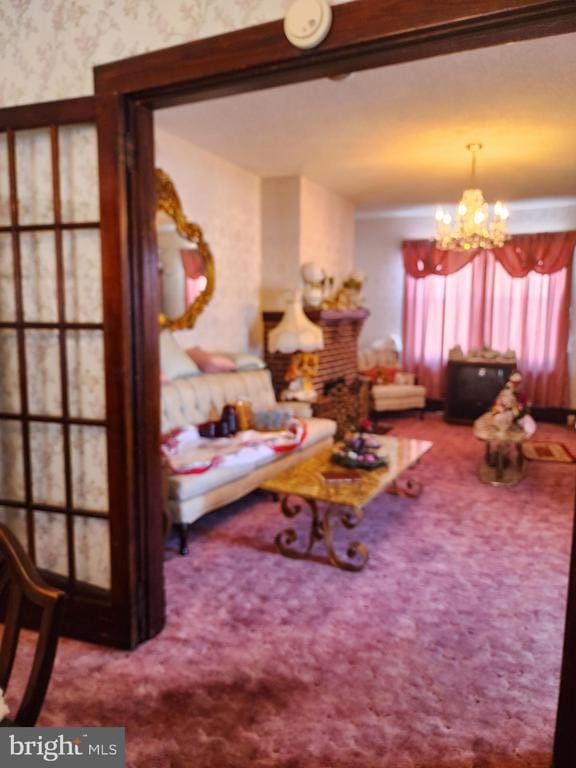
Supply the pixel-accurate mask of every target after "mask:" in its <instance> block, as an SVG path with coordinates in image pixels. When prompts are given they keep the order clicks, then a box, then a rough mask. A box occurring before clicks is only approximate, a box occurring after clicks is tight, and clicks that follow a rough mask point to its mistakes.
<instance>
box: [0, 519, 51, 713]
mask: <svg viewBox="0 0 576 768" xmlns="http://www.w3.org/2000/svg"><path fill="white" fill-rule="evenodd" d="M0 601H1V605H2V608H3V613H2V617H3V622H4V631H3V634H2V642H1V644H0V688H2V690H3V691H6V688H7V687H8V682H9V680H10V675H11V673H12V667H13V665H14V659H15V657H16V650H17V647H18V638H19V636H20V629H21V628H22V626H23V619H24V616H25V614H26V615H27V611H26V610H25V609H26V608H28V605H27V604H29V605H30V607H32V609H33V610H35V611H36V612H38V613H39V619H40V623H39V630H38V638H37V642H36V651H35V653H34V659H33V662H32V668H31V671H30V674H29V676H28V681H27V684H26V687H25V689H24V693H23V696H22V699H21V701H20V705H19V707H18V711H17V712H16V714H15V715H14V716H13V717H12V718H11V719H10V724H13V725H15V726H33V725H34V724H35V723H36V720H37V718H38V715H39V713H40V710H41V708H42V704H43V702H44V697H45V695H46V689H47V688H48V684H49V682H50V676H51V674H52V667H53V665H54V657H55V655H56V647H57V645H58V635H59V631H60V619H61V616H62V609H63V604H64V592H61V591H60V590H58V589H53V588H52V587H49V586H48V585H47V584H46V583H45V582H44V580H43V579H42V577H41V576H40V574H39V573H38V571H37V569H36V567H35V566H34V564H33V563H32V562H31V560H30V558H29V557H28V555H27V553H26V552H25V550H24V548H23V547H22V545H21V544H20V542H19V541H18V539H17V538H16V536H15V535H14V534H13V533H12V531H11V530H10V529H9V528H7V527H6V526H5V525H3V524H1V523H0ZM3 723H4V724H5V723H6V721H3Z"/></svg>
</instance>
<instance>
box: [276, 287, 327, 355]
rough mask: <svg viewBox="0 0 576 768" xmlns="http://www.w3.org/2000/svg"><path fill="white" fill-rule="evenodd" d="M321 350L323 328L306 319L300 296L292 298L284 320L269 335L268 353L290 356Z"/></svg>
mask: <svg viewBox="0 0 576 768" xmlns="http://www.w3.org/2000/svg"><path fill="white" fill-rule="evenodd" d="M320 349H324V337H323V335H322V328H320V326H318V325H315V323H313V322H312V321H311V320H309V319H308V318H307V317H306V315H305V314H304V310H303V309H302V302H301V300H300V296H299V295H295V296H292V297H291V298H290V299H289V300H288V305H287V307H286V311H285V312H284V316H283V317H282V320H280V322H279V323H278V325H277V326H276V327H275V328H272V330H271V331H270V333H269V334H268V351H269V352H284V353H286V354H289V353H291V352H315V351H317V350H320Z"/></svg>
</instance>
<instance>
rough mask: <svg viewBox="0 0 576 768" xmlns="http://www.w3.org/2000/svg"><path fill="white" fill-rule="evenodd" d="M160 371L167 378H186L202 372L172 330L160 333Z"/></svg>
mask: <svg viewBox="0 0 576 768" xmlns="http://www.w3.org/2000/svg"><path fill="white" fill-rule="evenodd" d="M160 371H161V372H162V376H163V377H164V378H165V379H185V378H188V377H189V376H197V375H198V374H199V373H200V370H199V368H198V366H197V365H196V364H195V363H194V362H192V360H191V359H190V358H189V357H188V355H187V354H186V352H185V351H184V350H183V349H182V347H181V346H180V345H179V344H178V342H177V341H176V339H175V338H174V337H173V336H172V334H171V333H170V331H167V330H166V331H162V332H161V333H160Z"/></svg>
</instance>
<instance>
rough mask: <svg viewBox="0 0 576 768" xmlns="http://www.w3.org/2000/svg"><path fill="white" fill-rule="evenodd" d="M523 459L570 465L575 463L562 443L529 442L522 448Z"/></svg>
mask: <svg viewBox="0 0 576 768" xmlns="http://www.w3.org/2000/svg"><path fill="white" fill-rule="evenodd" d="M522 453H523V454H524V458H525V459H529V460H530V461H556V462H561V463H563V464H570V463H572V462H573V461H576V459H575V458H574V456H573V455H572V454H571V453H570V451H569V450H568V448H566V446H565V445H563V444H562V443H552V442H537V441H534V440H530V441H529V442H526V443H524V444H523V446H522Z"/></svg>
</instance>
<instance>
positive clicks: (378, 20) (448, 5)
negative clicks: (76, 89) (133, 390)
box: [94, 0, 576, 768]
mask: <svg viewBox="0 0 576 768" xmlns="http://www.w3.org/2000/svg"><path fill="white" fill-rule="evenodd" d="M333 12H334V20H333V25H332V29H331V31H330V33H329V35H328V37H327V38H326V40H325V41H324V42H323V43H322V44H321V45H320V46H319V47H318V48H315V49H312V50H309V51H300V50H298V49H296V48H294V47H292V46H291V45H290V44H289V43H288V41H287V40H286V38H285V36H284V33H283V28H282V22H281V21H274V22H271V23H268V24H263V25H260V26H257V27H252V28H246V29H241V30H239V31H236V32H231V33H228V34H224V35H219V36H217V37H213V38H208V39H202V40H198V41H196V42H191V43H186V44H183V45H179V46H175V47H172V48H167V49H164V50H160V51H154V52H151V53H146V54H142V55H140V56H135V57H132V58H130V59H126V60H123V61H119V62H114V63H111V64H106V65H103V66H99V67H96V68H95V70H94V75H95V87H96V93H97V94H118V95H120V96H121V98H122V99H123V100H124V105H125V112H126V116H127V121H128V130H129V137H128V146H129V147H132V151H133V159H132V161H131V173H130V178H129V180H128V196H129V198H128V199H129V207H128V210H129V212H130V213H129V219H130V221H129V232H130V242H131V249H130V250H131V255H130V258H131V260H132V269H131V279H132V280H133V281H134V284H133V286H132V300H133V306H132V309H133V317H134V323H133V331H132V333H133V337H132V339H131V341H132V345H131V346H132V349H133V350H134V357H133V363H134V370H135V376H136V382H137V383H136V387H137V397H136V412H135V419H134V420H135V423H136V424H139V425H140V433H139V435H138V436H137V439H136V441H135V442H136V445H135V467H136V471H137V477H136V481H137V483H136V484H137V488H138V489H139V490H138V498H139V510H138V512H137V518H138V520H139V522H138V526H137V527H138V529H139V531H140V536H139V538H138V539H137V541H136V542H135V544H136V546H137V547H138V550H139V556H140V559H141V562H142V567H141V571H142V574H143V578H144V579H145V582H144V583H145V584H146V585H147V588H148V589H151V588H155V589H156V590H158V584H159V583H160V585H161V583H162V574H161V571H162V555H161V546H162V543H161V541H162V540H161V537H160V536H159V535H158V509H157V507H156V509H154V507H153V505H152V504H151V503H150V502H147V501H146V499H147V498H149V499H152V500H153V501H154V503H156V501H157V500H158V499H159V498H160V469H159V462H158V453H157V439H158V430H159V423H160V419H159V400H158V395H159V393H158V384H157V382H158V379H159V365H158V344H157V333H158V330H157V327H156V313H157V306H156V304H155V303H154V302H155V301H156V299H155V298H154V297H155V296H157V274H156V266H155V259H156V255H155V233H154V227H153V221H154V216H153V214H154V211H153V205H152V204H151V202H150V198H146V195H151V194H152V190H153V143H152V139H153V136H152V128H151V114H152V112H153V111H154V110H155V109H158V108H160V107H167V106H174V105H177V104H184V103H190V102H193V101H200V100H205V99H209V98H215V97H220V96H224V95H229V94H234V93H241V92H247V91H252V90H259V89H263V88H267V87H274V86H279V85H284V84H288V83H296V82H303V81H306V80H312V79H316V78H319V77H326V76H330V75H337V74H342V73H345V72H350V71H358V70H362V69H370V68H374V67H381V66H385V65H389V64H396V63H400V62H408V61H415V60H417V59H422V58H427V57H430V56H438V55H441V54H448V53H456V52H461V51H465V50H471V49H475V48H483V47H489V46H494V45H500V44H503V43H507V42H514V41H519V40H527V39H533V38H540V37H546V36H550V35H559V34H563V33H568V32H573V31H575V30H576V4H575V3H574V1H573V0H545V1H542V0H470V1H469V2H467V3H462V2H458V1H457V0H450V1H447V2H442V3H430V2H428V0H356V1H355V2H351V3H345V4H343V5H338V6H336V7H334V9H333ZM144 472H146V476H144V474H143V473H144ZM147 494H148V496H147ZM145 531H152V532H153V533H152V534H150V535H148V534H146V533H145ZM153 602H154V601H152V603H151V608H150V611H149V617H148V619H147V622H148V629H146V627H145V628H144V636H146V635H147V636H150V634H148V632H149V631H150V628H152V627H154V626H155V625H156V626H160V625H161V620H160V617H159V616H158V615H157V608H154V605H153ZM152 633H153V632H152ZM575 710H576V549H575V550H574V551H573V553H572V563H571V576H570V583H569V596H568V608H567V621H566V634H565V645H564V659H563V666H562V678H561V688H560V699H559V709H558V718H557V728H556V739H555V747H554V766H555V768H571V767H572V766H574V765H576V744H575V743H574V740H573V739H572V738H571V726H572V719H573V713H574V712H575Z"/></svg>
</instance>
